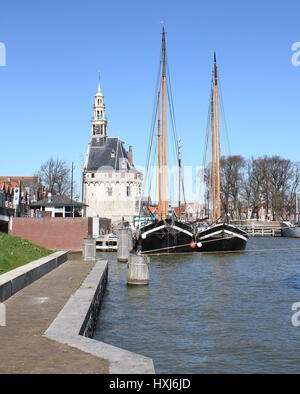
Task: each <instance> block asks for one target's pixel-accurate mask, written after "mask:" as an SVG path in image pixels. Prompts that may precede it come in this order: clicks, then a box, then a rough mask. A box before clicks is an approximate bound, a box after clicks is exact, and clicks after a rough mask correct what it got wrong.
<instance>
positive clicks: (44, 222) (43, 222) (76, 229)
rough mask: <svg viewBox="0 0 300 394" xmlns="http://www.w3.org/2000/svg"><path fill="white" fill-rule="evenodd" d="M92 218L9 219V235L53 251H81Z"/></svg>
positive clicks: (91, 223)
mask: <svg viewBox="0 0 300 394" xmlns="http://www.w3.org/2000/svg"><path fill="white" fill-rule="evenodd" d="M92 226H93V219H92V218H42V219H38V218H11V222H10V223H9V234H10V235H13V236H17V237H21V238H23V239H27V240H28V241H31V242H33V243H34V244H36V245H40V246H43V247H45V248H48V249H53V250H61V249H64V250H78V251H79V250H82V243H83V238H86V237H87V236H88V235H92V232H93V229H92Z"/></svg>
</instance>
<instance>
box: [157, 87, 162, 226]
mask: <svg viewBox="0 0 300 394" xmlns="http://www.w3.org/2000/svg"><path fill="white" fill-rule="evenodd" d="M157 105H158V121H157V127H158V134H157V137H158V138H157V139H158V141H157V145H158V217H159V220H161V211H162V209H161V208H162V207H161V134H160V92H158V100H157Z"/></svg>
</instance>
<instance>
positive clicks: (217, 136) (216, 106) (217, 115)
mask: <svg viewBox="0 0 300 394" xmlns="http://www.w3.org/2000/svg"><path fill="white" fill-rule="evenodd" d="M214 85H215V86H214V92H215V113H216V151H217V213H218V217H217V219H218V220H219V219H220V218H221V180H220V131H219V100H218V98H219V92H218V68H217V58H216V53H215V54H214Z"/></svg>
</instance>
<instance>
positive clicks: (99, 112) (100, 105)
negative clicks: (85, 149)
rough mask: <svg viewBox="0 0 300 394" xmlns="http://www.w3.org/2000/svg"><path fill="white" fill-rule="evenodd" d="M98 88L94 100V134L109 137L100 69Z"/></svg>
mask: <svg viewBox="0 0 300 394" xmlns="http://www.w3.org/2000/svg"><path fill="white" fill-rule="evenodd" d="M98 78H99V82H98V90H97V93H96V95H95V101H94V107H93V108H94V117H93V119H92V135H93V136H100V137H107V119H106V117H105V104H104V96H103V93H102V91H101V86H100V71H98Z"/></svg>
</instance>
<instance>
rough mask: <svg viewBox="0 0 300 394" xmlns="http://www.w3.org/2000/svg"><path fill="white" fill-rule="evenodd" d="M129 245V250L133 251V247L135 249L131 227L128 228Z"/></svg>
mask: <svg viewBox="0 0 300 394" xmlns="http://www.w3.org/2000/svg"><path fill="white" fill-rule="evenodd" d="M128 247H129V252H131V251H132V249H133V241H132V230H131V228H128Z"/></svg>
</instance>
